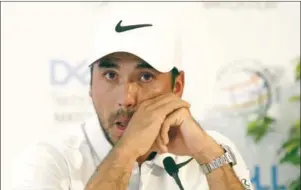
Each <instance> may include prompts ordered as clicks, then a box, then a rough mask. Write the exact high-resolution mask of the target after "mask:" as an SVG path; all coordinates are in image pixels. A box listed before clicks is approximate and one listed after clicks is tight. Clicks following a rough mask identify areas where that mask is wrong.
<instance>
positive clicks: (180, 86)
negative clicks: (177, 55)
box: [173, 71, 185, 97]
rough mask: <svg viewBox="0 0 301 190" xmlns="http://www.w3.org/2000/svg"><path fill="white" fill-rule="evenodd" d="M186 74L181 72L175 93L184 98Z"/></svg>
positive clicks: (174, 89)
mask: <svg viewBox="0 0 301 190" xmlns="http://www.w3.org/2000/svg"><path fill="white" fill-rule="evenodd" d="M184 76H185V74H184V72H183V71H181V72H180V73H179V75H178V76H177V77H176V79H175V83H174V88H173V93H174V94H176V95H177V96H179V97H182V95H183V91H184Z"/></svg>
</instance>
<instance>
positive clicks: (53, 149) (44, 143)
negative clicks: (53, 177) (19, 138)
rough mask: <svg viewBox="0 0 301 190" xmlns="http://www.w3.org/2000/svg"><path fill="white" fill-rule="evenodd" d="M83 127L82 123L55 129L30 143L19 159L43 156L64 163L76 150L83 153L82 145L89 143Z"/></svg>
mask: <svg viewBox="0 0 301 190" xmlns="http://www.w3.org/2000/svg"><path fill="white" fill-rule="evenodd" d="M81 129H82V127H81V125H74V126H70V127H69V126H68V127H65V128H63V129H59V130H53V131H51V132H49V133H48V134H47V136H43V137H42V138H41V139H39V140H36V141H35V142H34V143H32V144H30V145H28V146H27V147H26V148H25V149H24V150H23V151H22V152H21V153H20V156H19V158H17V160H21V159H23V160H24V159H25V158H28V159H32V160H34V159H41V158H43V159H45V160H55V161H56V162H59V163H64V162H66V160H68V157H70V155H74V153H75V152H77V155H79V154H81V155H82V153H81V151H82V147H84V146H85V145H86V144H87V143H86V139H85V135H84V134H83V131H82V130H81ZM25 160H26V159H25Z"/></svg>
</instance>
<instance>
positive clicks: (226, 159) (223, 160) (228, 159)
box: [201, 145, 236, 174]
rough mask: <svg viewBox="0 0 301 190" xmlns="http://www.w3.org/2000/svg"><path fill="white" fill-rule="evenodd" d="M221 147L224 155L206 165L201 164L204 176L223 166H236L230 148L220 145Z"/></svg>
mask: <svg viewBox="0 0 301 190" xmlns="http://www.w3.org/2000/svg"><path fill="white" fill-rule="evenodd" d="M221 147H222V148H223V149H224V151H225V153H224V154H223V155H221V156H220V157H218V158H216V159H214V160H212V161H211V162H209V163H207V164H201V168H202V170H203V172H204V173H205V174H208V173H210V172H212V171H213V170H215V169H217V168H219V167H222V166H224V165H227V164H229V165H230V166H231V167H233V166H235V165H236V158H235V155H234V154H233V152H232V150H231V148H230V147H229V146H227V145H221Z"/></svg>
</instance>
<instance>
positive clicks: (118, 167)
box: [86, 148, 135, 190]
mask: <svg viewBox="0 0 301 190" xmlns="http://www.w3.org/2000/svg"><path fill="white" fill-rule="evenodd" d="M134 164H135V159H133V157H132V155H129V154H128V153H126V152H124V149H122V148H114V149H113V150H112V151H111V152H110V153H109V154H108V156H107V157H106V158H105V159H104V161H103V162H102V163H101V164H100V165H99V166H98V167H97V169H96V171H95V173H94V174H93V176H92V177H91V179H90V181H89V182H88V184H87V186H86V190H96V189H110V190H126V189H127V187H128V184H129V179H130V177H131V173H132V169H133V167H134Z"/></svg>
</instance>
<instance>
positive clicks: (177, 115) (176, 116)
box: [160, 108, 185, 145]
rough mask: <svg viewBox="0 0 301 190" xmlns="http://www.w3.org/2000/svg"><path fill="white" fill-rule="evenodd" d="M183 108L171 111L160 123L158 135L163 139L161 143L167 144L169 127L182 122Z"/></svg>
mask: <svg viewBox="0 0 301 190" xmlns="http://www.w3.org/2000/svg"><path fill="white" fill-rule="evenodd" d="M183 109H185V108H182V109H178V110H176V111H175V112H173V113H171V114H170V115H168V116H167V118H166V119H165V121H164V122H163V124H162V127H161V131H160V136H161V138H162V140H163V144H164V145H167V144H168V143H169V136H168V132H169V130H170V127H172V126H180V125H181V124H182V123H183V121H184V120H183V114H182V113H183Z"/></svg>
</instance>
